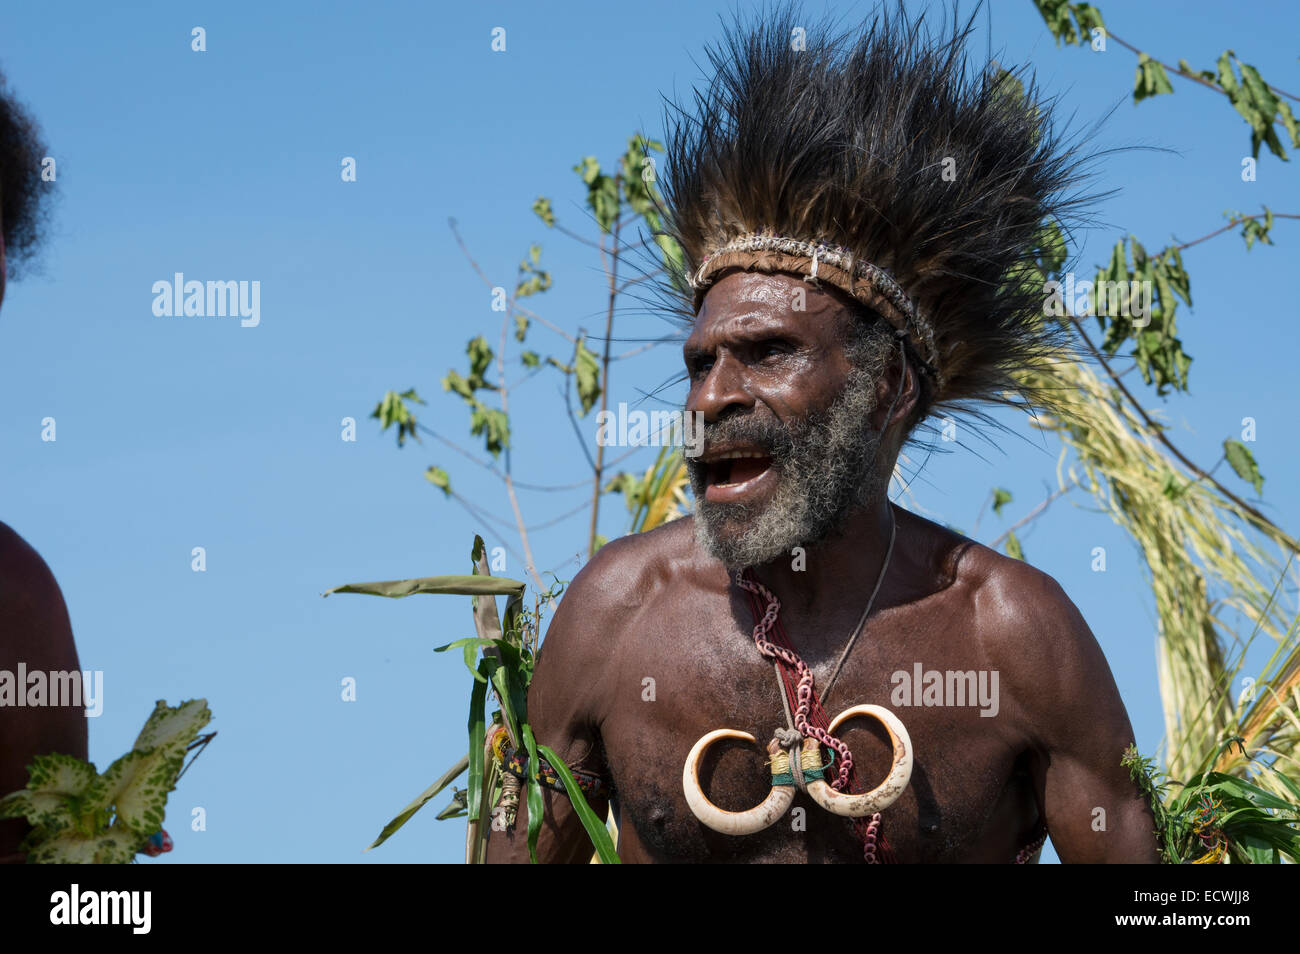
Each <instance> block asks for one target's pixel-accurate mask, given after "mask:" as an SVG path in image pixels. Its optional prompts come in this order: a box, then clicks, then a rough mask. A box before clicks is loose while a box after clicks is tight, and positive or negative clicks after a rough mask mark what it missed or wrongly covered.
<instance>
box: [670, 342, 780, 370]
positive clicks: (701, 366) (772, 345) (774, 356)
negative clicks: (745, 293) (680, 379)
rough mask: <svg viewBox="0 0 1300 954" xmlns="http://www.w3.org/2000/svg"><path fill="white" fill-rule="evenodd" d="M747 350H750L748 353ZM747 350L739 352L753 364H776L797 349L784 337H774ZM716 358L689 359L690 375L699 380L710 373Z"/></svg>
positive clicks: (706, 356) (700, 356)
mask: <svg viewBox="0 0 1300 954" xmlns="http://www.w3.org/2000/svg"><path fill="white" fill-rule="evenodd" d="M746 351H747V352H748V353H747V354H746ZM746 351H741V352H739V353H740V354H742V355H745V357H746V359H747V360H748V361H749V362H750V363H753V364H774V363H776V361H777V360H779V359H780V358H782V357H784V356H785V355H788V354H792V353H794V351H795V348H794V346H793V345H791V344H790V342H788V341H785V340H782V339H773V340H771V341H758V342H755V343H754V344H753V345H751V346H750V347H749V348H748V349H746ZM713 365H714V358H713V357H712V356H709V355H699V356H697V357H693V358H691V359H690V361H689V368H690V376H691V378H692V380H699V379H701V378H703V377H705V376H707V375H708V373H709V371H710V370H711V369H712V368H713Z"/></svg>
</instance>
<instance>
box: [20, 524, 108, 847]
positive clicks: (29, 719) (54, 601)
mask: <svg viewBox="0 0 1300 954" xmlns="http://www.w3.org/2000/svg"><path fill="white" fill-rule="evenodd" d="M19 663H25V664H26V666H27V670H28V671H29V672H32V671H37V670H40V671H44V672H50V671H64V672H70V671H72V670H76V669H80V668H81V664H80V662H79V661H78V659H77V647H76V645H75V644H74V643H73V641H72V625H71V623H70V622H69V621H68V609H67V607H66V606H65V605H64V602H63V594H62V593H61V592H59V584H58V583H56V582H55V581H54V575H53V574H52V573H51V572H50V568H49V567H47V566H46V565H45V561H44V560H42V559H41V557H40V554H38V553H37V552H36V551H35V550H33V549H32V548H31V547H30V546H29V545H28V544H27V542H26V541H25V540H23V538H22V537H20V536H19V535H18V534H17V533H15V532H14V531H13V530H12V529H10V528H9V527H7V526H6V525H5V524H3V523H0V670H7V671H9V672H12V673H17V671H18V664H19ZM86 735H87V732H86V716H85V710H84V709H82V708H79V707H76V708H74V707H70V706H44V707H28V706H24V707H21V708H20V707H17V706H0V795H7V794H8V793H9V792H13V791H17V790H18V789H20V788H23V787H25V786H26V785H27V766H28V765H29V764H30V763H31V761H32V759H33V758H35V757H36V756H37V755H43V754H46V753H50V752H62V753H65V754H67V755H72V756H75V757H76V758H79V759H85V758H87V754H86ZM29 830H30V829H29V826H28V825H27V822H25V821H24V820H23V819H21V818H18V819H5V820H3V821H0V863H6V862H10V863H14V862H22V861H24V860H25V858H26V856H25V854H24V853H23V852H21V851H19V850H18V845H19V843H20V842H21V841H22V840H23V838H24V837H26V835H27V832H28V831H29Z"/></svg>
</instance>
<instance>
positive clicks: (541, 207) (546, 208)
mask: <svg viewBox="0 0 1300 954" xmlns="http://www.w3.org/2000/svg"><path fill="white" fill-rule="evenodd" d="M533 212H535V213H536V214H537V217H538V218H539V219H541V220H542V222H543V223H545V225H546V227H547V228H548V229H549V228H550V227H551V226H553V225H555V213H554V212H552V211H551V200H550V199H548V198H546V196H542V195H539V196H538V197H537V201H536V202H534V203H533Z"/></svg>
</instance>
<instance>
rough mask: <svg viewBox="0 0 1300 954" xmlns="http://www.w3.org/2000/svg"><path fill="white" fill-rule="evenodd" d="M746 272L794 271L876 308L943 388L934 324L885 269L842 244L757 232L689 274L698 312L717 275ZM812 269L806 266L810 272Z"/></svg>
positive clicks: (717, 252)
mask: <svg viewBox="0 0 1300 954" xmlns="http://www.w3.org/2000/svg"><path fill="white" fill-rule="evenodd" d="M736 267H740V268H743V269H745V270H746V271H763V272H790V273H793V274H797V275H802V276H803V277H804V278H805V279H806V280H808V281H811V282H813V284H817V283H819V282H822V281H825V282H828V283H830V284H832V285H834V286H835V287H837V288H839V289H840V290H842V291H844V292H846V293H847V294H848V295H850V296H851V297H853V298H854V299H855V300H857V301H859V302H861V303H862V304H863V305H866V306H867V307H868V308H871V309H872V310H873V311H875V312H877V313H878V314H880V315H881V316H882V317H883V318H884V319H885V320H886V321H888V322H889V323H890V324H891V325H893V327H894V328H895V329H897V330H898V331H899V332H900V333H902V334H903V335H905V336H906V338H907V339H908V341H910V342H911V343H912V346H913V347H914V348H915V349H916V351H917V353H918V354H919V355H920V357H921V362H922V364H923V365H924V367H925V369H926V370H927V371H928V372H930V374H931V375H932V376H933V377H934V379H935V386H936V389H937V390H942V389H943V386H944V383H945V377H944V375H943V372H942V370H941V369H940V366H939V360H938V359H939V353H938V348H937V347H936V345H935V335H934V326H933V325H931V324H930V322H929V321H928V320H926V318H925V317H924V316H923V315H922V314H921V312H920V310H919V309H918V308H917V307H916V305H915V304H914V303H913V301H912V299H911V298H910V297H909V296H908V294H907V292H906V291H904V290H903V287H902V286H901V285H899V284H898V282H897V281H895V280H894V277H893V276H892V275H890V274H889V272H887V271H886V270H885V269H883V268H880V267H879V266H877V265H873V264H871V263H870V262H868V261H866V260H864V259H857V260H856V261H855V260H854V258H853V254H852V253H851V252H850V251H849V250H848V249H846V248H843V247H842V246H838V245H827V244H825V243H824V242H805V241H801V240H800V239H794V238H787V237H785V236H781V235H772V234H769V233H766V232H754V233H750V234H749V235H742V236H741V237H739V238H736V239H732V240H731V241H730V242H728V243H727V244H726V245H723V246H720V247H719V248H716V249H714V250H713V251H712V252H710V253H709V254H708V255H707V256H705V258H704V260H703V261H702V262H701V263H700V267H699V268H698V269H696V270H695V271H694V272H693V273H692V274H691V275H690V276H689V280H690V285H691V288H692V289H693V290H694V292H695V310H696V311H697V312H698V311H699V308H700V303H701V302H703V300H704V294H705V292H706V291H707V289H708V287H709V286H710V285H712V284H713V281H714V277H715V276H717V275H718V274H719V273H720V272H722V271H723V270H725V269H728V268H736ZM805 269H807V271H805Z"/></svg>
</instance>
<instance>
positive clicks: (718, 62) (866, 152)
mask: <svg viewBox="0 0 1300 954" xmlns="http://www.w3.org/2000/svg"><path fill="white" fill-rule="evenodd" d="M805 26H806V24H802V22H801V20H800V19H799V18H798V17H797V16H796V14H794V13H793V12H790V11H788V10H787V11H785V12H783V13H781V14H780V15H778V16H776V17H774V18H771V19H768V20H766V21H765V22H763V23H761V24H759V25H757V26H753V27H744V26H742V25H739V24H738V25H737V26H736V27H735V28H734V29H733V30H732V31H731V33H730V35H729V36H728V42H727V43H726V44H724V45H723V46H722V47H720V48H717V49H715V50H713V51H711V53H710V60H711V62H712V64H713V66H714V69H715V70H716V75H715V77H714V79H713V81H712V83H711V84H710V85H709V87H708V88H707V89H706V90H705V91H704V92H702V93H700V94H697V96H696V98H695V99H694V100H692V108H693V109H694V112H693V113H688V112H686V111H685V110H679V119H678V120H677V121H676V122H675V123H674V124H673V126H672V128H671V130H670V131H671V135H670V136H669V149H668V153H669V162H668V163H667V169H666V170H665V172H664V175H663V190H664V195H665V199H666V203H667V206H668V208H667V210H666V212H665V222H666V223H667V225H666V230H667V232H668V234H669V235H671V236H672V238H673V239H674V240H675V241H676V242H677V244H678V246H679V247H680V249H681V251H682V254H683V261H684V268H683V270H682V273H681V274H680V275H678V276H676V278H675V279H673V278H672V277H671V276H670V280H671V281H672V284H671V287H670V289H669V290H670V291H675V292H677V293H679V294H681V296H682V299H683V301H682V304H683V305H684V306H685V307H684V308H683V311H684V313H685V316H686V317H687V319H688V320H689V321H690V322H691V325H690V329H691V330H690V334H689V337H688V339H687V341H686V343H685V348H684V357H685V363H686V373H687V380H688V385H689V393H688V396H687V399H686V410H687V411H690V412H695V413H697V414H699V415H701V416H702V419H703V422H704V452H703V454H702V455H701V456H699V457H698V458H695V459H689V458H688V461H687V462H688V466H689V473H690V478H691V483H692V487H693V489H694V491H695V501H696V506H695V513H694V515H693V516H692V517H689V518H685V519H682V520H679V521H676V522H674V523H671V524H669V525H667V526H665V527H662V528H660V529H658V530H655V531H652V532H649V533H645V534H640V535H637V536H632V537H627V538H624V539H621V540H617V541H614V542H612V543H610V544H608V545H607V546H605V547H604V548H603V549H601V550H600V552H599V553H598V554H597V555H596V557H595V558H594V559H593V560H592V561H591V562H590V563H589V564H588V565H587V566H586V567H585V568H584V569H583V570H582V572H581V573H579V574H578V576H577V577H576V578H575V580H574V581H573V583H572V584H571V586H570V588H569V590H568V593H567V594H566V596H565V598H564V601H563V603H562V604H561V605H560V607H559V608H558V610H557V612H556V614H555V617H554V619H553V621H552V623H551V626H550V630H549V632H548V635H547V637H546V640H545V643H544V649H543V652H542V653H541V656H540V658H539V660H538V663H537V667H536V672H535V676H534V680H533V684H532V689H531V691H530V694H529V698H528V709H529V716H530V719H531V722H532V725H533V727H534V731H535V734H536V736H537V738H538V741H539V742H542V743H544V744H547V745H549V746H550V747H551V748H553V749H554V750H555V752H556V753H557V754H558V755H560V756H561V757H562V758H563V759H564V760H565V761H566V762H567V763H568V765H569V766H571V767H572V768H573V769H575V770H576V772H577V773H579V774H580V775H581V776H582V778H584V779H585V781H586V783H587V784H588V786H589V787H590V789H591V792H592V794H591V799H590V800H591V802H592V803H593V807H595V808H596V810H597V811H598V812H601V811H603V810H604V809H605V807H606V806H607V805H608V804H609V803H610V800H611V799H612V803H613V807H614V811H615V815H616V817H617V820H618V822H619V846H618V847H619V854H620V856H621V857H622V858H623V860H625V861H668V862H672V861H679V862H680V861H692V862H693V861H766V862H793V861H799V862H811V861H819V862H825V861H845V862H852V861H864V860H865V861H867V862H893V861H897V862H997V863H1009V862H1017V861H1018V862H1025V861H1030V860H1034V859H1035V858H1036V857H1037V853H1038V850H1039V848H1040V847H1041V845H1042V843H1043V840H1044V838H1045V837H1046V836H1047V833H1049V832H1050V835H1051V838H1052V840H1053V843H1054V845H1055V846H1056V849H1057V852H1058V853H1059V855H1060V857H1061V858H1062V859H1063V860H1065V861H1067V862H1099V861H1140V862H1154V861H1156V860H1157V849H1156V841H1155V837H1154V834H1153V828H1154V826H1153V822H1152V817H1151V814H1150V810H1149V807H1148V806H1147V805H1146V804H1145V802H1144V801H1143V800H1142V798H1141V796H1140V795H1139V793H1138V791H1137V789H1136V787H1135V786H1134V785H1133V783H1132V782H1131V781H1130V779H1129V775H1128V772H1127V770H1126V769H1125V768H1124V767H1123V766H1122V765H1121V764H1120V758H1121V755H1122V753H1123V752H1124V749H1125V748H1126V747H1127V746H1128V745H1129V743H1130V742H1132V740H1133V732H1132V729H1131V727H1130V724H1129V720H1128V717H1127V714H1126V713H1125V711H1124V706H1123V704H1122V703H1121V701H1120V698H1119V693H1118V691H1117V690H1116V687H1115V683H1114V680H1113V678H1112V676H1111V673H1110V671H1109V668H1108V667H1107V664H1106V660H1105V659H1104V658H1103V656H1102V653H1101V651H1100V649H1099V648H1098V646H1097V642H1096V640H1095V639H1094V637H1093V635H1092V634H1091V632H1089V630H1088V627H1087V625H1086V623H1085V622H1084V620H1083V618H1082V617H1081V616H1080V614H1079V612H1078V610H1077V609H1075V607H1074V606H1073V605H1072V604H1071V602H1070V600H1069V599H1068V598H1067V597H1066V595H1065V594H1064V593H1063V592H1062V590H1061V588H1060V587H1059V586H1058V585H1057V584H1056V583H1055V582H1054V581H1053V580H1052V579H1051V578H1049V577H1048V576H1046V575H1044V574H1043V573H1041V572H1039V571H1037V570H1035V569H1034V568H1032V567H1030V566H1029V565H1027V564H1025V563H1023V562H1020V561H1017V560H1013V559H1009V558H1006V557H1003V556H1001V555H999V554H997V553H995V552H993V551H992V550H989V549H987V548H985V547H983V546H980V545H979V544H977V543H974V542H973V541H971V540H969V539H966V538H964V537H962V536H960V535H958V534H956V533H953V532H951V531H949V530H947V529H945V528H943V527H940V526H938V525H936V524H934V523H932V522H930V521H928V520H924V519H922V518H921V517H918V516H916V515H914V514H911V513H909V512H908V511H906V510H903V509H901V508H898V507H895V506H894V505H893V504H891V503H890V501H889V499H888V496H887V489H888V483H889V478H890V475H891V474H892V472H893V469H894V465H895V462H896V460H897V457H898V454H899V451H900V449H901V447H902V445H903V443H904V442H905V441H906V440H907V439H908V438H909V437H911V436H912V435H913V433H914V429H915V428H916V427H917V425H918V424H919V423H920V422H921V421H922V420H924V419H925V418H926V417H927V416H930V415H935V414H937V413H939V412H944V413H950V412H957V411H963V410H968V405H970V404H972V403H973V402H977V401H998V400H1005V397H1004V395H1005V394H1006V393H1007V391H1008V389H1013V388H1015V386H1016V385H1015V378H1014V375H1015V373H1016V372H1017V370H1019V369H1022V368H1027V367H1030V366H1032V365H1033V363H1034V362H1036V361H1040V360H1043V359H1044V358H1045V357H1046V356H1048V355H1049V354H1050V353H1051V351H1052V349H1053V347H1055V345H1056V344H1057V342H1058V340H1059V338H1058V335H1059V329H1053V328H1052V327H1051V326H1049V325H1048V324H1047V323H1046V322H1045V321H1044V319H1043V312H1042V306H1041V302H1042V297H1041V296H1042V284H1041V280H1040V281H1039V282H1038V283H1037V285H1036V286H1035V284H1034V283H1033V282H1032V281H1029V280H1028V278H1029V276H1031V275H1032V274H1033V273H1032V272H1031V271H1028V270H1027V268H1028V266H1029V265H1031V264H1032V263H1033V261H1034V258H1035V252H1036V248H1037V238H1038V236H1039V235H1040V234H1041V229H1042V226H1043V224H1044V223H1046V222H1052V221H1056V222H1060V221H1062V220H1063V217H1064V215H1065V213H1066V212H1067V211H1068V208H1069V206H1070V203H1069V202H1068V201H1066V200H1063V199H1062V197H1061V196H1062V192H1063V190H1064V189H1065V188H1066V187H1067V186H1068V185H1069V184H1070V183H1071V182H1072V181H1074V178H1075V173H1076V170H1077V166H1078V162H1077V159H1076V158H1075V157H1074V156H1073V153H1072V152H1070V151H1068V150H1060V149H1059V144H1058V143H1057V141H1056V140H1055V139H1054V138H1053V136H1052V135H1051V130H1050V127H1049V126H1048V125H1047V110H1046V108H1045V107H1044V106H1043V104H1041V103H1039V102H1036V101H1035V100H1034V97H1033V92H1032V90H1031V91H1030V92H1029V93H1023V92H1021V91H1020V89H1019V87H1018V86H1017V85H1016V84H1012V83H1008V82H1007V81H1006V79H1005V76H1004V74H1000V73H992V72H985V71H975V72H969V71H968V70H967V69H966V68H965V67H964V65H963V64H964V56H965V53H964V40H965V38H966V36H967V34H968V33H969V23H968V24H967V26H966V28H965V29H960V28H958V27H956V26H955V27H954V29H953V31H952V33H950V34H946V35H944V36H941V37H938V38H935V37H933V36H931V35H928V34H926V33H925V32H924V30H922V29H921V28H920V27H919V26H918V24H916V23H909V22H907V21H906V19H905V18H903V17H902V16H901V15H896V16H894V17H892V18H890V17H882V18H879V19H877V20H876V21H875V22H874V24H872V25H871V26H870V27H869V28H868V29H866V30H864V31H860V32H858V33H855V34H850V35H848V36H832V35H830V34H829V31H828V30H826V29H821V30H820V31H814V30H811V29H804V27H805ZM611 793H612V794H611ZM545 808H546V817H545V820H544V824H543V827H542V830H541V835H540V838H539V843H538V853H539V857H540V858H542V859H543V860H549V861H581V860H586V859H587V858H588V857H590V853H591V847H590V843H589V842H588V840H587V838H586V835H585V833H584V831H583V829H582V826H581V824H580V822H579V820H578V818H577V816H576V814H575V812H574V810H573V808H572V806H571V804H570V803H569V802H568V800H567V799H566V797H565V796H564V795H563V794H562V793H560V792H557V791H554V790H551V789H547V790H546V791H545ZM526 824H527V807H526V805H521V806H520V810H519V816H518V818H517V820H516V822H515V825H514V827H513V828H512V829H507V830H504V831H494V832H493V833H492V835H491V837H490V841H489V859H490V860H494V861H507V860H512V861H522V860H526V859H527V857H528V852H527V845H526V841H527V839H526Z"/></svg>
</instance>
